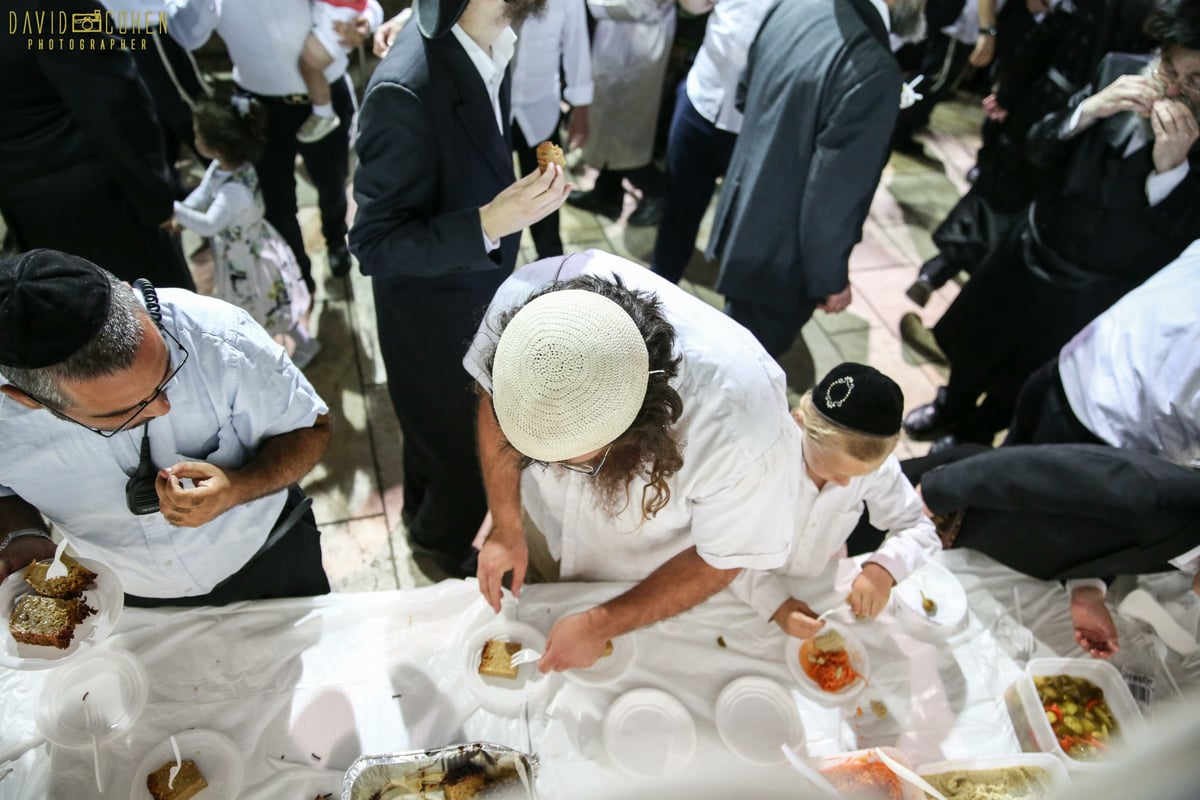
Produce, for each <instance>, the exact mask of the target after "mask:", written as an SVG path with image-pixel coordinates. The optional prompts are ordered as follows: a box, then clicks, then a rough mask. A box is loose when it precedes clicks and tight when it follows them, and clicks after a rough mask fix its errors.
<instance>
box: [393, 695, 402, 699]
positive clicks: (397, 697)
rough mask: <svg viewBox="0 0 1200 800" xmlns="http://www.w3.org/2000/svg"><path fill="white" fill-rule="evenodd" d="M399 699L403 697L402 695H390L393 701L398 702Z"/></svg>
mask: <svg viewBox="0 0 1200 800" xmlns="http://www.w3.org/2000/svg"><path fill="white" fill-rule="evenodd" d="M401 697H404V695H402V694H394V695H392V699H393V700H399V699H400V698H401Z"/></svg>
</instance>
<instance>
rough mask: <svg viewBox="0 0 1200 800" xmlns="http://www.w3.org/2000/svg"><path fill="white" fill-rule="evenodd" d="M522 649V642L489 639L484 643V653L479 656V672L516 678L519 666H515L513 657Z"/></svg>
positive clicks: (498, 676) (510, 678)
mask: <svg viewBox="0 0 1200 800" xmlns="http://www.w3.org/2000/svg"><path fill="white" fill-rule="evenodd" d="M520 649H521V643H520V642H500V641H497V640H495V639H488V640H487V641H486V642H484V643H483V654H482V655H481V656H480V658H479V674H480V675H488V676H490V677H493V678H508V679H509V680H516V677H517V668H516V667H514V666H513V663H512V657H513V656H514V655H515V654H516V653H517V651H519V650H520Z"/></svg>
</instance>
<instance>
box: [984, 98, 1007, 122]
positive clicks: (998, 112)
mask: <svg viewBox="0 0 1200 800" xmlns="http://www.w3.org/2000/svg"><path fill="white" fill-rule="evenodd" d="M982 105H983V113H984V115H985V116H987V118H988V119H990V120H992V121H993V122H1004V120H1006V119H1008V109H1006V108H1003V107H1002V106H1001V105H1000V101H999V100H997V99H996V95H995V93H992V94H989V95H988V96H987V97H985V98H983V104H982Z"/></svg>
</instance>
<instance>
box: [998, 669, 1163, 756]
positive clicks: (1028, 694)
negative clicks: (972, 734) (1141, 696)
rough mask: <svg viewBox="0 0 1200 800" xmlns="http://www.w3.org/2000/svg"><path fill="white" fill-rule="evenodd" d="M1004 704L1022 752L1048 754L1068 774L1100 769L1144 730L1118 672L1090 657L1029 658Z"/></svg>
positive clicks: (1135, 705) (1134, 703)
mask: <svg viewBox="0 0 1200 800" xmlns="http://www.w3.org/2000/svg"><path fill="white" fill-rule="evenodd" d="M1005 701H1006V704H1007V705H1008V710H1009V714H1010V716H1011V717H1012V720H1013V727H1014V729H1015V730H1016V734H1017V739H1018V741H1020V742H1021V746H1022V748H1023V749H1024V750H1026V751H1035V750H1040V751H1042V752H1046V753H1053V754H1054V755H1056V756H1058V757H1059V758H1060V759H1062V760H1063V762H1064V763H1065V765H1066V766H1067V768H1068V769H1069V770H1073V771H1080V770H1086V769H1088V768H1092V767H1096V766H1099V765H1103V764H1104V763H1106V762H1107V761H1108V760H1109V759H1110V758H1111V757H1112V754H1113V751H1114V750H1119V749H1120V747H1121V744H1122V742H1123V741H1127V740H1129V739H1130V738H1131V736H1132V735H1134V734H1136V733H1137V732H1140V731H1142V730H1144V728H1145V722H1144V720H1143V719H1142V712H1141V710H1140V709H1139V708H1138V706H1137V703H1136V702H1135V701H1134V699H1133V695H1132V694H1131V693H1130V692H1129V687H1128V686H1126V685H1125V681H1124V679H1123V678H1122V677H1121V673H1120V672H1118V671H1117V670H1116V668H1114V667H1113V666H1112V665H1111V664H1108V663H1106V662H1103V661H1096V660H1094V659H1084V658H1035V659H1033V660H1031V661H1030V662H1029V665H1028V667H1027V668H1026V670H1025V673H1024V674H1023V675H1021V676H1020V677H1019V678H1017V680H1016V681H1014V682H1013V684H1012V686H1010V687H1009V690H1008V692H1006V693H1005Z"/></svg>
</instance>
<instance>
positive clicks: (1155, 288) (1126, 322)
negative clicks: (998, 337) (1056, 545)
mask: <svg viewBox="0 0 1200 800" xmlns="http://www.w3.org/2000/svg"><path fill="white" fill-rule="evenodd" d="M1198 297H1200V241H1197V242H1193V243H1192V244H1191V245H1190V246H1189V247H1188V248H1187V249H1186V250H1184V251H1183V253H1182V254H1180V256H1179V258H1177V259H1175V260H1174V261H1172V262H1171V263H1170V264H1168V265H1167V266H1165V267H1163V268H1162V269H1161V270H1159V271H1158V272H1157V273H1155V274H1154V275H1152V276H1151V277H1150V278H1148V279H1147V280H1146V282H1145V283H1143V284H1142V285H1141V286H1139V287H1138V288H1136V289H1134V290H1133V291H1131V292H1130V293H1129V294H1127V295H1125V296H1124V297H1123V298H1121V299H1120V300H1118V301H1117V303H1116V304H1115V305H1113V306H1112V307H1111V308H1110V309H1108V310H1107V311H1105V312H1104V313H1103V314H1101V315H1100V316H1098V317H1096V319H1094V320H1092V322H1091V323H1089V324H1088V326H1087V327H1086V328H1084V329H1083V330H1082V331H1080V332H1079V333H1078V334H1077V335H1076V336H1075V338H1074V339H1072V340H1071V341H1069V342H1067V344H1066V345H1065V346H1064V347H1063V348H1062V350H1061V351H1060V353H1059V356H1058V369H1059V374H1060V375H1061V377H1062V385H1063V390H1064V391H1065V392H1066V395H1067V400H1068V401H1069V402H1070V404H1071V410H1072V411H1073V412H1075V416H1076V417H1078V418H1079V421H1080V422H1082V423H1083V424H1084V425H1085V426H1086V427H1087V429H1088V430H1090V431H1091V432H1092V433H1094V434H1096V436H1098V437H1100V438H1101V439H1103V440H1104V441H1105V442H1108V443H1109V444H1111V445H1113V446H1114V447H1122V448H1128V449H1131V450H1140V451H1142V452H1144V453H1151V454H1153V455H1157V456H1160V457H1162V458H1165V459H1167V460H1168V461H1171V462H1174V463H1176V464H1182V465H1189V464H1193V465H1194V464H1196V463H1197V462H1200V313H1197V310H1196V299H1197V298H1198Z"/></svg>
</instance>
